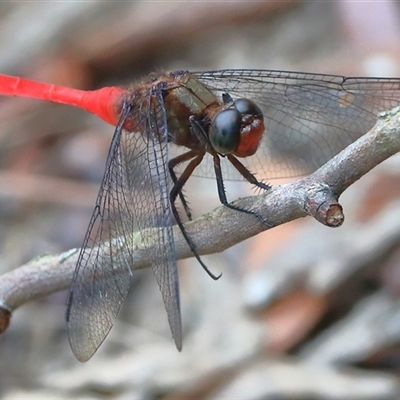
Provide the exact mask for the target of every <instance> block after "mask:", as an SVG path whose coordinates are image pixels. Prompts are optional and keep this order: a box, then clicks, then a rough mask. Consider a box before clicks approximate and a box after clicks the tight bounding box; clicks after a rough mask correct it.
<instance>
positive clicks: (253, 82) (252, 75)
mask: <svg viewBox="0 0 400 400" xmlns="http://www.w3.org/2000/svg"><path fill="white" fill-rule="evenodd" d="M195 76H196V77H197V78H198V79H199V80H200V81H201V82H202V83H204V84H205V85H206V86H207V87H208V88H209V89H211V90H212V91H213V92H214V93H217V95H218V96H221V94H222V93H224V92H228V93H229V94H230V95H231V96H232V97H233V98H234V99H235V98H239V97H246V98H249V99H251V100H253V101H255V102H256V103H257V104H258V105H259V106H260V107H261V109H262V110H263V113H264V120H265V127H266V129H265V134H264V135H263V138H262V141H261V143H260V146H259V149H258V151H257V153H256V154H255V155H254V156H251V157H247V158H244V159H241V161H242V162H243V163H244V164H245V165H246V166H247V167H248V168H249V169H250V170H251V171H252V172H253V173H255V174H257V177H258V178H260V179H274V178H289V177H294V176H299V175H304V174H307V173H310V172H312V171H314V170H315V169H316V168H318V167H320V166H321V165H322V164H324V163H325V162H326V161H328V160H329V159H331V158H332V157H333V156H334V155H336V154H337V153H338V152H340V151H341V150H342V149H343V148H345V147H346V146H348V145H349V144H350V143H352V142H354V141H355V140H356V139H358V138H359V137H360V136H362V135H363V134H365V133H366V132H368V130H370V129H371V128H372V127H373V126H374V124H375V123H376V120H377V114H378V112H379V111H382V110H386V109H390V108H392V107H395V106H396V105H398V104H399V103H400V79H397V78H394V79H393V78H392V79H390V78H387V79H386V78H379V79H378V78H346V77H343V76H337V75H322V74H309V73H299V72H284V71H270V70H223V71H208V72H207V71H206V72H202V73H201V72H200V73H195ZM201 167H203V168H204V166H203V165H202V166H200V168H201ZM210 171H211V170H210V169H208V170H207V171H204V173H203V175H207V176H208V175H209V174H210ZM232 171H233V169H232V168H229V169H224V176H226V177H227V178H230V179H237V178H238V176H237V175H234V173H235V172H234V171H233V174H232Z"/></svg>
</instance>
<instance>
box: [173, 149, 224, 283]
mask: <svg viewBox="0 0 400 400" xmlns="http://www.w3.org/2000/svg"><path fill="white" fill-rule="evenodd" d="M203 157H204V152H203V153H201V152H196V151H194V150H192V151H189V152H188V153H185V154H182V155H181V156H178V157H176V158H174V159H172V160H171V161H170V163H169V168H170V173H171V170H172V168H173V166H175V165H177V164H179V163H181V162H183V161H188V160H190V159H191V161H190V162H189V164H188V165H187V167H186V168H185V170H184V171H183V173H182V175H181V176H180V177H179V178H178V179H176V178H177V177H176V174H175V172H174V171H173V170H172V174H171V177H172V180H173V181H174V186H173V187H172V189H171V192H170V202H171V210H172V214H173V215H174V217H175V220H176V223H177V224H178V226H179V229H180V230H181V232H182V235H183V237H184V238H185V240H186V242H187V244H188V245H189V248H190V251H191V252H192V253H193V255H194V256H195V258H196V260H197V261H198V262H199V263H200V265H201V266H202V267H203V269H204V271H206V272H207V274H208V275H209V276H210V277H211V278H212V279H214V280H217V279H219V278H220V277H221V275H222V274H220V275H218V276H217V275H214V274H213V273H212V272H211V271H210V270H209V269H208V267H207V266H206V265H205V264H204V263H203V261H202V259H201V258H200V255H199V253H198V252H197V249H196V245H195V244H194V242H193V240H192V238H191V237H190V236H189V234H188V233H187V231H186V228H185V225H184V224H183V222H182V220H181V217H180V215H179V213H178V210H177V208H176V205H175V201H176V198H177V197H178V196H179V197H180V199H181V201H182V198H183V199H184V197H183V194H182V188H183V186H184V185H185V183H186V182H187V180H188V179H189V177H190V175H192V173H193V171H194V170H195V168H196V167H197V166H198V165H199V164H200V163H201V161H202V160H203ZM184 202H185V203H186V200H184ZM186 205H187V204H186ZM184 207H185V206H184ZM185 211H186V209H185ZM186 214H187V211H186Z"/></svg>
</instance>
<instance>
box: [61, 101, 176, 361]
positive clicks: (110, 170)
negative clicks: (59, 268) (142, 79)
mask: <svg viewBox="0 0 400 400" xmlns="http://www.w3.org/2000/svg"><path fill="white" fill-rule="evenodd" d="M147 104H148V105H147V106H146V107H142V108H138V109H137V110H132V109H131V106H130V105H125V106H124V109H123V113H122V117H121V120H120V122H119V124H118V126H117V128H116V130H115V133H114V137H113V140H112V144H111V147H110V152H109V155H108V159H107V164H106V172H105V175H104V178H103V182H102V185H101V188H100V191H99V195H98V198H97V201H96V206H95V209H94V212H93V215H92V218H91V221H90V224H89V228H88V231H87V234H86V237H85V240H84V243H83V246H82V249H81V253H80V256H79V259H78V263H77V267H76V270H75V273H74V277H73V281H72V285H71V289H70V292H69V295H68V300H67V312H66V320H67V331H68V336H69V341H70V344H71V348H72V351H73V353H74V354H75V356H76V357H77V359H78V360H80V361H86V360H88V359H89V358H90V357H91V356H92V355H93V354H94V353H95V351H96V350H97V349H98V347H99V346H100V345H101V343H102V342H103V341H104V339H105V338H106V336H107V334H108V333H109V331H110V329H111V328H112V326H113V321H114V318H115V317H116V316H117V314H118V312H119V310H120V308H121V306H122V304H123V302H124V301H125V299H126V296H127V294H128V290H129V287H130V283H131V276H132V268H133V266H134V258H133V250H135V249H137V248H138V247H139V248H143V249H144V250H145V251H146V252H147V254H148V255H149V258H150V262H151V265H152V268H153V271H154V272H155V275H156V278H157V281H158V283H159V286H160V289H161V291H162V294H163V299H164V302H165V305H166V309H167V312H168V318H169V322H170V325H171V329H172V332H173V334H174V337H175V340H176V342H177V345H178V344H179V345H180V343H181V331H180V326H181V320H180V308H179V286H178V277H177V267H176V260H175V251H174V242H173V237H172V228H171V225H172V222H171V211H170V208H169V197H168V193H169V182H168V179H167V175H166V170H167V168H166V162H167V159H168V153H167V148H166V144H165V142H166V140H165V139H164V137H163V136H161V134H163V133H164V132H163V130H162V129H161V128H158V127H157V125H154V121H155V118H156V117H159V115H155V113H154V111H152V109H156V108H157V107H151V106H150V104H151V103H150V102H147ZM158 108H159V107H158ZM129 115H131V116H132V121H135V123H136V127H135V129H134V130H133V131H134V132H133V133H127V132H125V131H124V130H123V129H122V126H123V124H124V122H125V120H126V119H127V118H128V116H129ZM154 227H155V228H156V229H153V230H151V231H149V228H154ZM137 231H140V235H141V237H140V240H139V241H138V240H137V239H135V238H136V237H137V236H135V234H134V232H137ZM171 321H172V322H171Z"/></svg>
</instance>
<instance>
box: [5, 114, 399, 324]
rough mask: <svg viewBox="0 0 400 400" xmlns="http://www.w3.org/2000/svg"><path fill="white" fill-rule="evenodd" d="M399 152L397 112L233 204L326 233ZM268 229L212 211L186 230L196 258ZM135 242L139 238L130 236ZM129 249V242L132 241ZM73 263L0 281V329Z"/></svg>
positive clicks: (139, 255)
mask: <svg viewBox="0 0 400 400" xmlns="http://www.w3.org/2000/svg"><path fill="white" fill-rule="evenodd" d="M399 151H400V111H399V109H398V108H396V109H393V110H392V111H390V112H386V113H382V114H381V116H380V118H379V120H378V122H377V124H376V125H375V127H374V128H372V129H371V131H370V132H369V133H368V134H366V135H364V136H363V137H361V138H360V139H359V140H357V141H356V142H354V143H353V144H351V145H350V146H348V147H347V148H346V149H344V150H343V151H342V152H341V153H339V154H338V155H337V156H336V157H334V158H333V159H332V160H330V161H329V162H327V163H326V164H325V165H324V166H322V167H321V168H320V169H318V170H317V171H316V172H314V173H313V174H311V175H309V176H307V177H305V178H303V179H300V180H298V181H296V182H294V183H291V184H287V185H282V186H277V187H273V188H272V189H271V190H270V191H268V192H267V193H264V194H262V195H259V196H252V197H246V198H243V199H239V200H237V201H236V202H235V204H236V205H238V206H239V207H242V208H245V209H251V210H253V211H255V212H256V213H257V214H259V215H260V216H261V218H262V219H263V220H265V221H268V223H269V224H270V225H271V226H277V225H281V224H283V223H285V222H289V221H292V220H294V219H297V218H300V217H305V216H306V215H311V216H313V217H314V218H315V219H317V220H318V221H319V222H321V223H323V224H324V225H327V226H330V227H337V226H340V225H341V224H342V223H343V220H344V215H343V212H342V207H341V205H340V204H339V203H338V198H339V196H340V195H341V194H342V193H343V191H344V190H345V189H347V188H348V187H349V186H350V185H351V184H353V183H354V182H356V181H357V180H358V179H359V178H361V177H362V176H363V175H365V174H366V173H367V172H368V171H370V170H371V169H372V168H374V167H375V166H377V165H378V164H379V163H381V162H382V161H384V160H385V159H387V158H389V157H390V156H392V155H393V154H395V153H397V152H399ZM267 229H269V227H268V226H266V225H264V224H262V223H261V222H260V221H259V220H258V219H257V218H249V216H248V215H246V214H244V213H239V212H235V211H232V210H230V209H228V208H226V207H223V206H222V207H218V208H217V209H215V210H214V211H212V212H210V213H208V214H205V215H204V216H202V217H201V218H199V219H197V220H195V221H192V222H190V223H188V224H187V231H188V233H189V234H190V236H191V237H192V239H193V241H194V243H196V246H197V250H198V252H199V254H201V255H204V254H212V253H218V252H221V251H223V250H225V249H227V248H229V247H231V246H233V245H234V244H237V243H239V242H241V241H243V240H245V239H248V238H249V237H252V236H254V235H256V234H258V233H260V232H262V231H264V230H267ZM133 236H134V237H136V236H137V238H139V239H138V240H139V241H140V234H139V233H135V234H134V235H133ZM174 239H175V246H176V257H177V259H182V258H187V257H191V256H192V254H191V252H190V249H189V247H188V245H187V243H186V241H185V240H184V238H183V237H182V235H181V233H180V231H179V229H178V228H177V227H174ZM133 243H135V240H133ZM147 253H148V252H147V251H144V250H143V249H141V248H140V246H138V248H137V250H135V251H134V252H133V254H134V260H135V263H134V264H135V265H134V266H132V269H141V268H147V267H149V260H148V255H147ZM77 257H78V250H77V249H73V250H71V251H69V252H66V253H63V254H61V255H55V256H44V257H40V258H36V259H34V260H32V261H31V262H29V263H28V264H26V265H24V266H22V267H20V268H17V269H16V270H14V271H12V272H9V273H7V274H4V275H3V276H1V277H0V329H3V330H5V329H6V328H7V326H8V320H9V317H10V315H11V313H12V311H13V310H14V309H15V308H17V307H18V306H20V305H21V304H24V303H25V302H27V301H30V300H33V299H36V298H38V297H41V296H44V295H48V294H50V293H54V292H57V291H60V290H63V289H65V288H67V287H68V286H69V284H70V282H71V279H72V274H73V271H74V268H75V264H76V261H77Z"/></svg>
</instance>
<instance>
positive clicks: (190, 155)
mask: <svg viewBox="0 0 400 400" xmlns="http://www.w3.org/2000/svg"><path fill="white" fill-rule="evenodd" d="M197 154H198V153H197V152H196V151H194V150H191V151H188V152H187V153H184V154H181V155H179V156H177V157H175V158H173V159H172V160H169V162H168V170H169V174H170V176H171V179H172V182H173V183H174V185H176V183H177V181H178V177H177V176H176V173H175V171H174V168H175V167H176V166H177V165H179V164H181V163H183V162H186V161H189V160H191V159H192V158H194V157H196V156H197ZM182 186H183V185H182ZM178 195H179V199H180V200H181V203H182V205H183V208H184V210H185V213H186V216H187V217H188V219H189V221H191V220H192V212H191V210H190V208H189V205H188V202H187V200H186V198H185V195H184V194H183V187H182V188H181V190H180V191H179V192H178Z"/></svg>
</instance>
